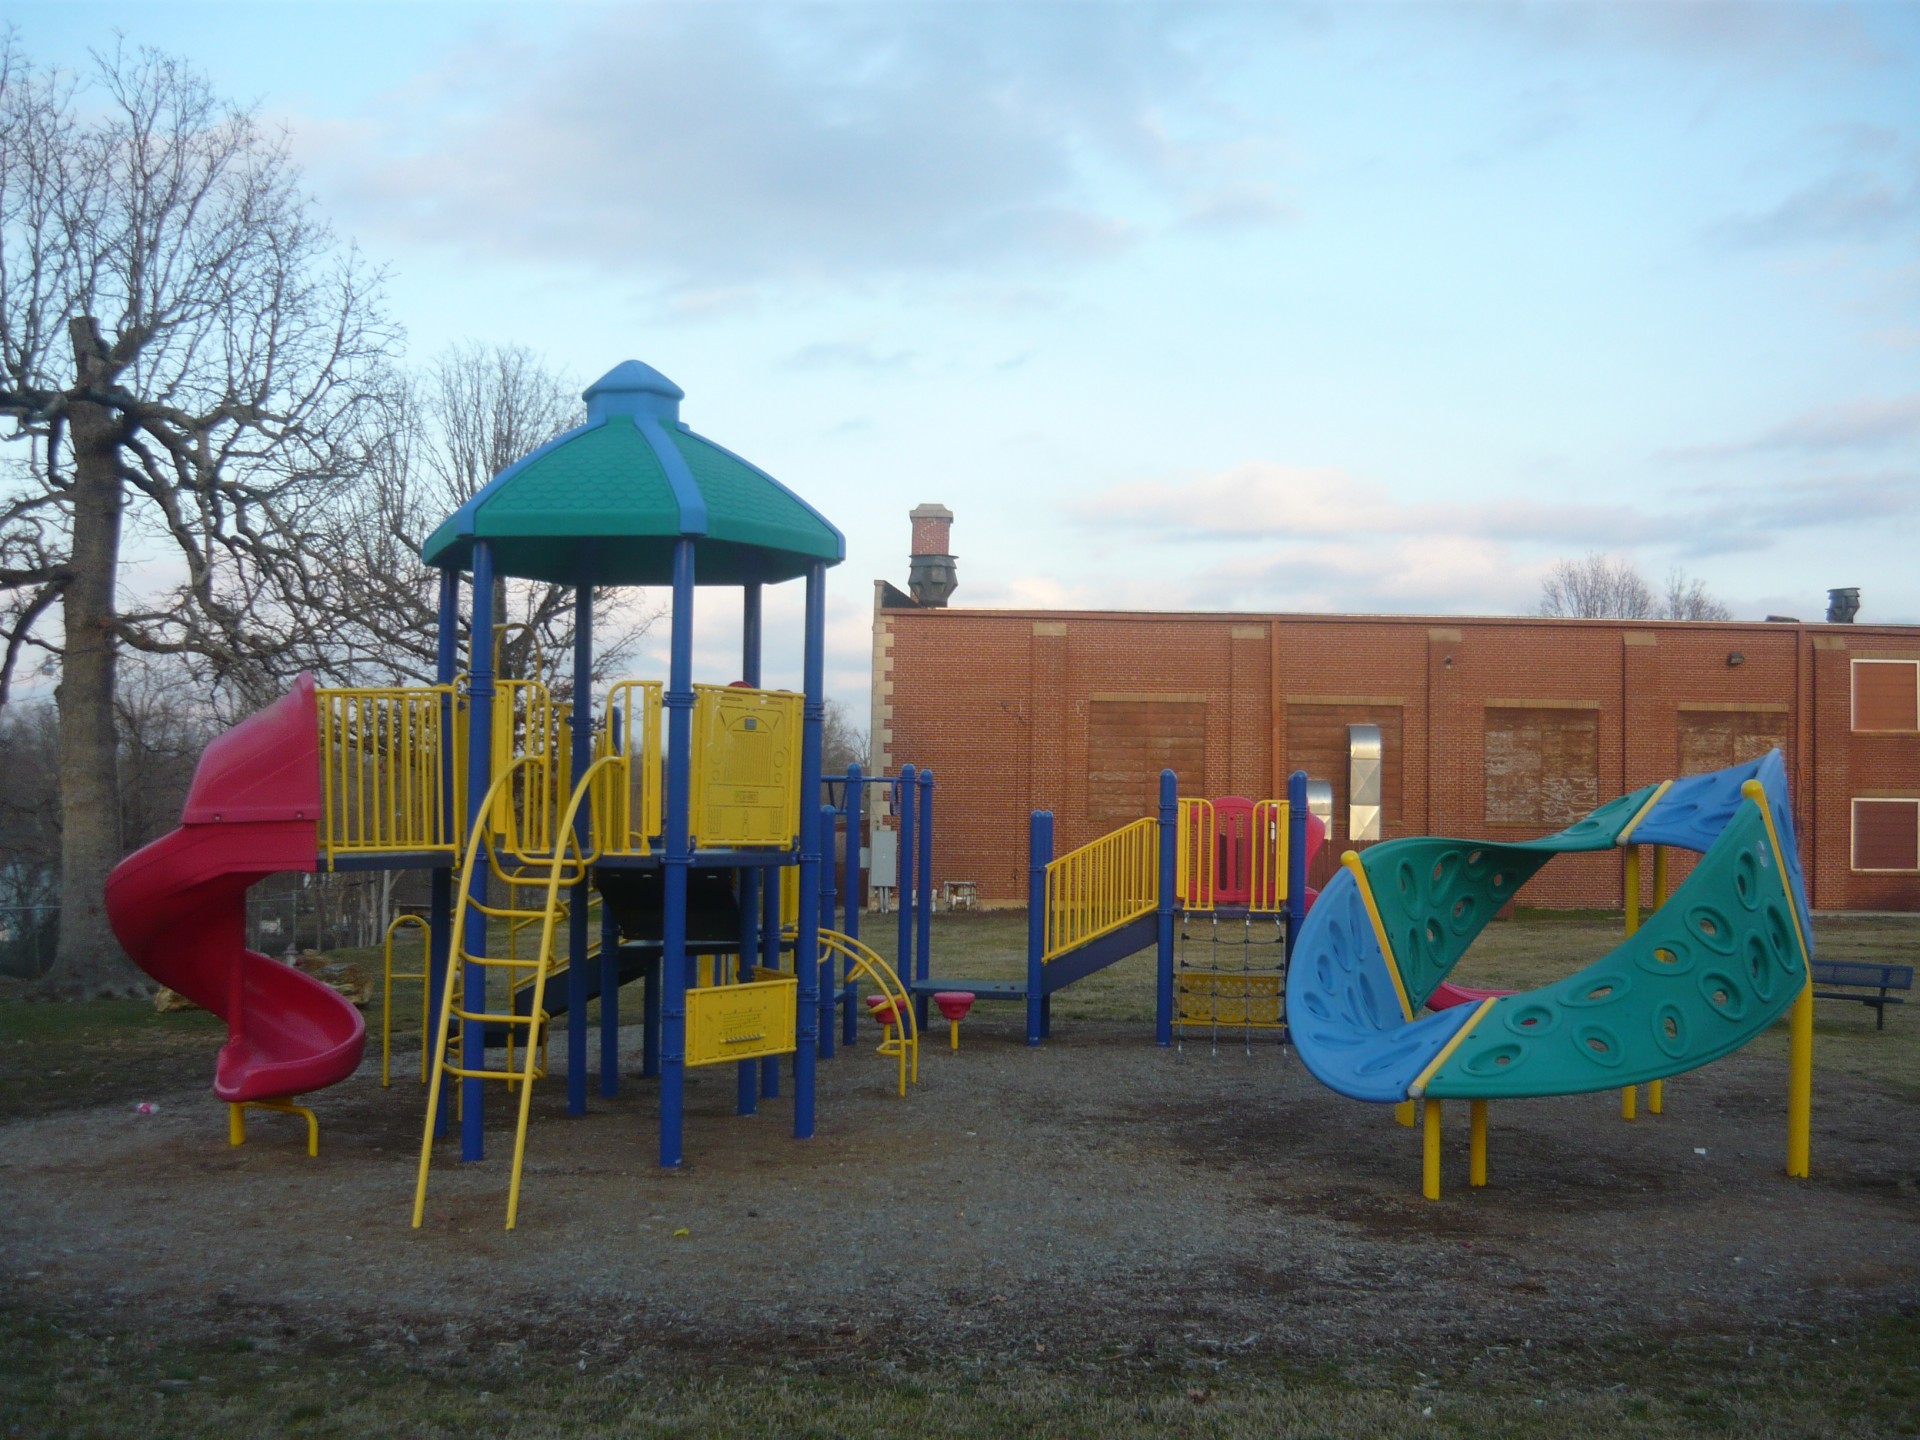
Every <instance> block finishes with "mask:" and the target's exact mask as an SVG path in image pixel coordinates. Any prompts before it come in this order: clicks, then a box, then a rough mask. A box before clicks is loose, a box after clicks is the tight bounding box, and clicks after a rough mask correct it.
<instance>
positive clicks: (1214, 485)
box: [1073, 461, 1664, 548]
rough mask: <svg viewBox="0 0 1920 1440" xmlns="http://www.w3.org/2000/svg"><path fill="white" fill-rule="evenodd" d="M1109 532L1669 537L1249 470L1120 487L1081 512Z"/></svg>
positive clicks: (1559, 512)
mask: <svg viewBox="0 0 1920 1440" xmlns="http://www.w3.org/2000/svg"><path fill="white" fill-rule="evenodd" d="M1073 512H1074V514H1075V515H1076V517H1077V518H1079V519H1081V520H1083V521H1086V522H1088V523H1090V524H1094V525H1101V526H1120V527H1138V528H1147V529H1153V530H1157V531H1160V532H1162V533H1167V534H1172V535H1178V536H1183V537H1186V538H1193V539H1209V540H1244V539H1249V538H1255V537H1257V538H1261V539H1267V540H1281V541H1285V540H1291V539H1299V538H1336V539H1337V538H1345V537H1351V536H1355V535H1361V534H1366V535H1383V536H1409V537H1412V536H1419V537H1433V536H1451V537H1457V538H1463V539H1480V538H1491V539H1500V540H1516V541H1528V542H1535V543H1540V544H1548V545H1576V546H1581V547H1594V546H1598V547H1602V548H1606V547H1613V546H1623V545H1634V544H1640V543H1645V542H1649V541H1656V540H1658V539H1660V538H1662V535H1663V533H1664V525H1663V522H1661V521H1660V520H1658V519H1657V518H1655V517H1653V516H1649V515H1646V514H1643V513H1641V512H1639V511H1637V510H1635V509H1633V508H1632V507H1630V506H1626V505H1586V504H1564V503H1555V502H1550V501H1540V500H1516V499H1492V500H1485V501H1479V502H1475V503H1472V504H1464V503H1457V502H1454V503H1447V502H1427V503H1421V504H1411V505H1410V504H1406V503H1404V502H1402V501H1400V500H1398V499H1396V498H1395V497H1394V496H1393V495H1391V494H1390V493H1389V492H1388V491H1387V490H1386V489H1384V488H1383V487H1381V486H1378V485H1373V484H1369V483H1367V482H1365V481H1362V480H1359V479H1357V478H1356V477H1354V476H1353V475H1351V474H1349V473H1347V472H1346V471H1343V470H1337V469H1329V468H1309V467H1301V466H1290V465H1279V464H1274V463H1271V462H1266V461H1250V462H1247V463H1245V464H1241V465H1235V466H1233V467H1232V468H1230V469H1227V470H1223V471H1220V472H1218V473H1216V474H1212V475H1202V476H1194V477H1192V478H1189V479H1185V480H1179V481H1146V482H1141V483H1136V484H1129V485H1119V486H1115V487H1113V488H1112V489H1109V490H1106V491H1102V492H1100V493H1099V494H1097V495H1094V496H1091V497H1089V498H1087V499H1085V500H1083V501H1081V502H1079V503H1077V504H1076V505H1075V506H1074V507H1073Z"/></svg>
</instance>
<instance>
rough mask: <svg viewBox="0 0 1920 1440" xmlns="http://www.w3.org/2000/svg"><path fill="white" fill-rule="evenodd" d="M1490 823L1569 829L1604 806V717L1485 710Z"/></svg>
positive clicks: (1572, 712)
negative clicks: (1602, 754)
mask: <svg viewBox="0 0 1920 1440" xmlns="http://www.w3.org/2000/svg"><path fill="white" fill-rule="evenodd" d="M1486 770H1487V823H1488V824H1489V825H1529V826H1546V827H1557V826H1562V825H1571V824H1572V823H1573V822H1574V821H1576V820H1578V819H1579V818H1580V817H1581V816H1583V815H1585V814H1586V813H1587V812H1588V811H1590V810H1592V809H1594V808H1595V807H1596V806H1597V805H1599V803H1600V712H1599V711H1598V710H1597V709H1593V710H1585V709H1582V710H1573V709H1565V710H1562V709H1545V708H1538V707H1534V706H1527V707H1524V708H1523V707H1519V706H1513V707H1507V706H1494V705H1489V706H1488V707H1487V759H1486Z"/></svg>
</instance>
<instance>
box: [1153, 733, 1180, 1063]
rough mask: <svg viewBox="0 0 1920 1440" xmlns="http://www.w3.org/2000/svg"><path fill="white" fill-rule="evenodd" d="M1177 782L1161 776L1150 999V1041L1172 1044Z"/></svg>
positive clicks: (1164, 772) (1167, 773)
mask: <svg viewBox="0 0 1920 1440" xmlns="http://www.w3.org/2000/svg"><path fill="white" fill-rule="evenodd" d="M1179 826H1180V781H1179V779H1178V777H1176V776H1175V775H1174V773H1173V771H1171V770H1162V771H1161V772H1160V917H1159V927H1160V934H1159V941H1160V948H1159V962H1160V968H1159V973H1158V977H1157V983H1156V985H1155V987H1154V997H1153V1039H1154V1043H1155V1044H1157V1045H1171V1044H1173V909H1174V906H1175V904H1176V903H1177V902H1178V900H1179V896H1178V895H1176V894H1175V893H1174V885H1175V870H1176V864H1175V855H1176V851H1175V845H1176V842H1177V841H1178V839H1179Z"/></svg>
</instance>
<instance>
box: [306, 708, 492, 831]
mask: <svg viewBox="0 0 1920 1440" xmlns="http://www.w3.org/2000/svg"><path fill="white" fill-rule="evenodd" d="M317 695H318V699H319V721H320V775H321V792H322V798H323V800H324V803H325V807H326V814H325V816H324V817H323V823H322V824H321V826H320V849H321V853H322V854H323V855H324V857H325V859H326V862H327V864H328V866H329V867H331V865H332V863H333V860H334V858H335V857H336V856H339V855H366V854H387V853H392V852H395V851H421V850H427V851H445V852H447V853H449V854H451V853H452V852H453V851H454V850H455V849H456V848H457V847H458V845H459V836H460V818H459V817H460V815H461V813H462V810H461V806H462V802H463V799H464V795H463V788H464V787H463V785H462V783H461V782H462V777H463V776H464V774H465V772H466V764H465V755H464V751H465V749H466V743H465V742H466V734H465V731H466V726H465V723H464V722H465V705H464V703H463V697H462V696H461V695H460V694H459V692H458V691H457V689H456V687H454V686H452V685H425V686H417V687H399V686H386V687H376V688H368V689H350V690H349V689H328V690H321V691H318V692H317ZM449 699H451V700H452V701H453V702H454V704H453V711H454V733H453V734H452V735H451V736H449V735H447V734H446V733H445V725H444V716H443V715H442V709H443V705H444V703H445V702H446V701H447V700H449ZM449 765H451V767H452V773H453V781H454V784H453V794H452V805H451V809H449V806H448V797H447V796H446V794H445V793H444V792H443V791H442V788H441V782H442V777H443V775H444V774H445V767H447V766H449Z"/></svg>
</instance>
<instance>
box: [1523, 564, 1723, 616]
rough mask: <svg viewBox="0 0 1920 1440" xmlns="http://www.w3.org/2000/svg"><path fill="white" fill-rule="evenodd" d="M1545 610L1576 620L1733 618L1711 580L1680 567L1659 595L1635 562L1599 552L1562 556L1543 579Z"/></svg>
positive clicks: (1675, 568) (1542, 603)
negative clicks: (1708, 582)
mask: <svg viewBox="0 0 1920 1440" xmlns="http://www.w3.org/2000/svg"><path fill="white" fill-rule="evenodd" d="M1540 613H1541V614H1542V615H1552V616H1559V617H1562V618H1566V619H1574V620H1731V619H1732V618H1733V612H1732V611H1731V610H1729V609H1728V608H1727V607H1726V606H1725V605H1723V604H1721V603H1720V601H1718V600H1716V599H1715V598H1714V597H1713V596H1712V595H1711V594H1710V593H1709V592H1708V590H1707V587H1706V582H1704V581H1702V580H1699V579H1697V578H1695V577H1693V576H1690V575H1688V574H1687V572H1686V571H1684V570H1682V569H1680V568H1679V567H1678V566H1675V567H1674V568H1673V569H1672V570H1670V571H1668V572H1667V582H1666V589H1665V591H1664V592H1663V593H1659V594H1656V593H1655V591H1654V589H1653V587H1652V586H1651V585H1649V584H1647V582H1646V579H1645V578H1644V577H1643V576H1642V575H1641V574H1640V570H1639V567H1637V566H1636V565H1635V564H1634V563H1633V561H1631V560H1628V559H1625V558H1620V559H1615V558H1614V557H1612V556H1610V555H1602V554H1601V553H1600V552H1599V551H1597V550H1596V551H1590V552H1589V553H1588V554H1586V555H1584V556H1582V557H1581V558H1580V559H1578V560H1556V561H1554V562H1553V564H1552V565H1551V566H1550V567H1549V568H1548V570H1547V574H1546V578H1545V579H1543V580H1542V581H1541V582H1540Z"/></svg>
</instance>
